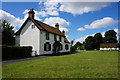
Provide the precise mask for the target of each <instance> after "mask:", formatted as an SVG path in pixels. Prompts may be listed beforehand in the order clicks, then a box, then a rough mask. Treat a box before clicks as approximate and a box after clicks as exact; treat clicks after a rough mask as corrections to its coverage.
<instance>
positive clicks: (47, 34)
mask: <svg viewBox="0 0 120 80" xmlns="http://www.w3.org/2000/svg"><path fill="white" fill-rule="evenodd" d="M46 40H49V32H46Z"/></svg>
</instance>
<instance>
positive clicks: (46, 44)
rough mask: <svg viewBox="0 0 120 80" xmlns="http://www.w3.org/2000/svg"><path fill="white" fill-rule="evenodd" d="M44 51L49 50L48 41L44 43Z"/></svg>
mask: <svg viewBox="0 0 120 80" xmlns="http://www.w3.org/2000/svg"><path fill="white" fill-rule="evenodd" d="M44 51H51V44H50V43H49V42H46V43H45V44H44Z"/></svg>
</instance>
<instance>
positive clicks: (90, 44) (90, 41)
mask: <svg viewBox="0 0 120 80" xmlns="http://www.w3.org/2000/svg"><path fill="white" fill-rule="evenodd" d="M94 48H95V39H94V37H93V36H88V37H87V38H86V39H85V49H87V50H93V49H94Z"/></svg>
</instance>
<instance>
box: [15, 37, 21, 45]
mask: <svg viewBox="0 0 120 80" xmlns="http://www.w3.org/2000/svg"><path fill="white" fill-rule="evenodd" d="M15 45H16V46H20V35H16V36H15Z"/></svg>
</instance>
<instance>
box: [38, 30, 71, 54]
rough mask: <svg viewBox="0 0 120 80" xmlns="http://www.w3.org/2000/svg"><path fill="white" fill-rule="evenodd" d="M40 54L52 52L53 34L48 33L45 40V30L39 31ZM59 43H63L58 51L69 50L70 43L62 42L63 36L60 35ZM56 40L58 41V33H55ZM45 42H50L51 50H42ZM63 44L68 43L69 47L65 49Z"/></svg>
mask: <svg viewBox="0 0 120 80" xmlns="http://www.w3.org/2000/svg"><path fill="white" fill-rule="evenodd" d="M40 34H41V35H40V51H39V52H40V54H52V53H53V44H54V42H55V41H54V34H53V33H49V40H46V31H40ZM61 39H62V40H61V42H60V43H61V44H62V45H63V50H61V51H60V52H69V51H70V44H68V43H64V37H63V36H61ZM57 41H59V35H57ZM46 42H49V43H50V44H51V50H50V51H44V44H45V43H46ZM65 44H68V45H69V49H68V50H65Z"/></svg>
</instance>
